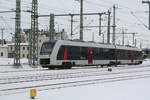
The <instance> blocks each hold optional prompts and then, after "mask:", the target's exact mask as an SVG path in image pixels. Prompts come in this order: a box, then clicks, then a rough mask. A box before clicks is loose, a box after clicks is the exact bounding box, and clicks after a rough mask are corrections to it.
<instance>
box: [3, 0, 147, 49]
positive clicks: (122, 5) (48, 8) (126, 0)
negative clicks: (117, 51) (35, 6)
mask: <svg viewBox="0 0 150 100" xmlns="http://www.w3.org/2000/svg"><path fill="white" fill-rule="evenodd" d="M21 1H22V10H29V9H31V0H21ZM113 4H115V5H116V6H117V10H116V17H117V21H116V23H117V32H118V33H120V32H122V29H124V30H125V31H126V32H137V33H138V35H137V36H136V38H137V41H138V44H137V45H139V42H140V41H142V42H143V44H144V47H149V45H150V39H149V37H150V32H149V30H148V29H147V28H146V27H145V26H144V25H143V23H144V24H145V25H147V26H148V13H145V11H148V5H147V4H142V0H84V12H106V11H108V9H110V10H111V11H112V7H113ZM79 8H80V3H79V2H78V1H76V0H39V14H50V13H54V14H64V13H66V14H68V13H79ZM10 9H15V0H0V11H3V10H10ZM131 12H133V14H134V16H133V14H131ZM14 17H15V14H1V15H0V23H1V24H0V28H5V29H6V30H5V38H6V39H9V37H11V35H10V34H8V33H14V19H13V18H14ZM84 17H85V16H84ZM103 19H104V20H106V18H105V16H104V17H103ZM74 20H75V21H76V23H74V28H76V27H78V25H79V17H75V18H74ZM92 20H93V21H92ZM139 20H140V21H141V22H140V21H139ZM55 22H56V31H58V30H61V29H62V28H65V30H66V31H67V33H68V35H70V27H69V26H70V17H57V18H56V19H55ZM48 23H49V18H39V28H40V29H43V28H44V29H47V28H48ZM89 23H90V24H89ZM106 23H107V22H106V21H103V25H106ZM84 25H98V16H93V17H89V16H86V18H84ZM22 28H30V14H29V13H24V12H22ZM103 31H106V28H104V29H103ZM74 32H75V33H79V28H77V29H76V30H75V31H74ZM93 32H94V33H95V40H96V41H98V42H99V41H101V40H102V39H101V37H100V36H98V29H90V30H89V29H88V30H86V29H85V30H84V40H87V41H90V40H92V33H93ZM105 36H106V33H105ZM125 37H126V42H125V43H126V44H127V42H128V41H129V42H130V43H131V42H132V36H131V35H126V36H125ZM74 38H79V35H75V36H74ZM121 39H122V36H121V35H117V40H116V42H117V43H119V42H121Z"/></svg>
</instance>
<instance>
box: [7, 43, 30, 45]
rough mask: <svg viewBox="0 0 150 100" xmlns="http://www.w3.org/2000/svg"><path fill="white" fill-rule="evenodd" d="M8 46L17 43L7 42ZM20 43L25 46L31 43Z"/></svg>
mask: <svg viewBox="0 0 150 100" xmlns="http://www.w3.org/2000/svg"><path fill="white" fill-rule="evenodd" d="M7 45H8V46H10V45H15V43H9V44H7ZM20 45H23V46H27V45H29V43H20Z"/></svg>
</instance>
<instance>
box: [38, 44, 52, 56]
mask: <svg viewBox="0 0 150 100" xmlns="http://www.w3.org/2000/svg"><path fill="white" fill-rule="evenodd" d="M54 45H55V42H45V43H43V44H42V47H41V51H40V54H41V55H46V54H51V53H52V50H53V47H54Z"/></svg>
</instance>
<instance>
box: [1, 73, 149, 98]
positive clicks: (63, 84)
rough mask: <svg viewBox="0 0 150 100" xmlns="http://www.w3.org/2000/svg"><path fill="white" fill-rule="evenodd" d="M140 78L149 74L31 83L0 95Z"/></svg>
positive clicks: (147, 76) (5, 90)
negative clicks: (40, 83)
mask: <svg viewBox="0 0 150 100" xmlns="http://www.w3.org/2000/svg"><path fill="white" fill-rule="evenodd" d="M142 78H150V74H142V75H124V76H116V77H108V78H94V79H87V80H78V81H68V82H60V83H52V84H44V85H32V86H26V87H18V88H8V89H1V90H0V96H1V95H11V94H16V93H24V92H28V89H31V88H37V89H38V91H45V90H53V89H60V88H68V87H77V86H84V85H91V84H101V83H110V82H117V81H125V80H134V79H142ZM1 92H3V93H1Z"/></svg>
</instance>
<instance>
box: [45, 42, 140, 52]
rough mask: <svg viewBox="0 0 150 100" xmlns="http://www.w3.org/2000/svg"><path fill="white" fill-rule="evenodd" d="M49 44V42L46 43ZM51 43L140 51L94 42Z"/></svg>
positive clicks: (133, 48)
mask: <svg viewBox="0 0 150 100" xmlns="http://www.w3.org/2000/svg"><path fill="white" fill-rule="evenodd" d="M47 42H49V41H47ZM51 42H57V43H58V44H62V45H72V46H83V47H87V46H88V47H101V48H114V49H115V48H117V49H125V50H135V51H141V49H139V48H137V47H131V46H122V45H113V44H106V43H105V44H104V43H96V42H87V41H73V40H53V41H51Z"/></svg>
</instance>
